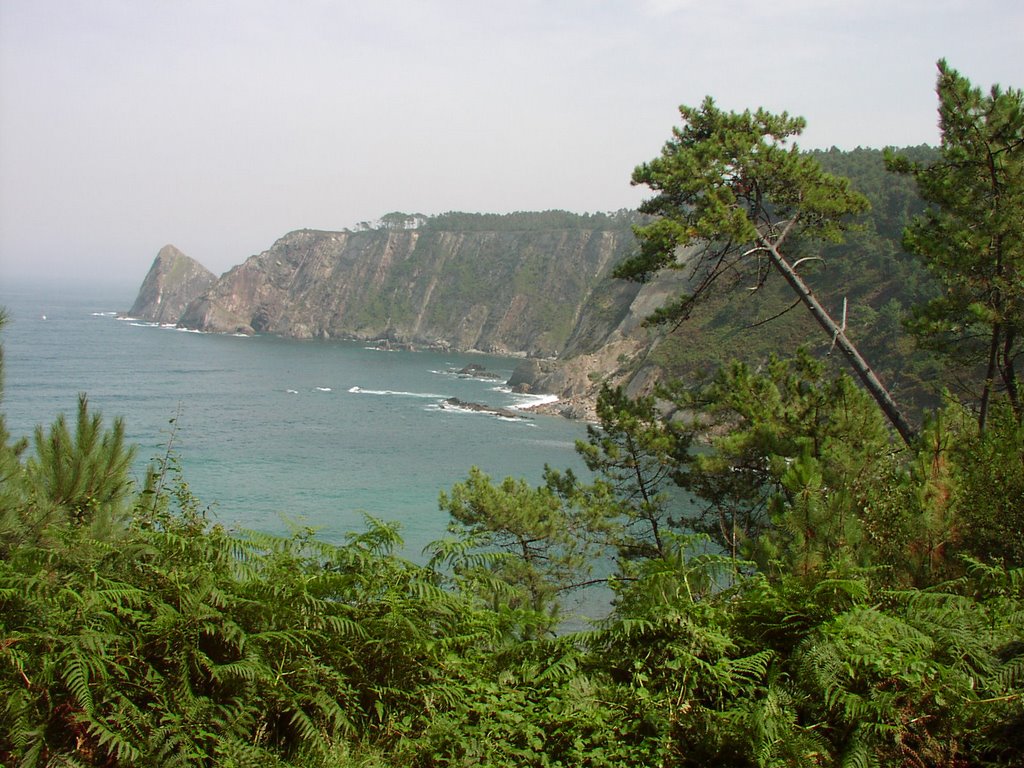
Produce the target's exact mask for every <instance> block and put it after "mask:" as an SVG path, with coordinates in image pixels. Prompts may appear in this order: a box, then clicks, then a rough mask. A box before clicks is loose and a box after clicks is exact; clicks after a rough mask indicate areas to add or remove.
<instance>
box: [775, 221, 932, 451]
mask: <svg viewBox="0 0 1024 768" xmlns="http://www.w3.org/2000/svg"><path fill="white" fill-rule="evenodd" d="M787 232H788V227H787ZM785 235H786V232H783V234H782V236H781V237H779V238H778V240H776V241H775V242H772V241H770V240H769V239H768V238H767V237H765V236H764V235H761V236H760V238H759V239H760V244H761V247H762V248H764V250H765V251H767V252H768V256H769V258H770V259H771V261H772V264H774V265H775V268H776V269H778V270H779V272H781V273H782V276H783V277H784V278H786V282H788V283H789V285H790V287H791V288H792V289H793V290H794V291H795V292H796V294H797V296H799V297H800V300H801V301H803V303H804V304H805V305H806V306H807V308H808V309H809V310H811V314H812V315H813V316H814V319H815V320H817V321H818V324H819V325H820V326H821V327H822V328H824V329H825V330H826V331H828V333H829V335H831V336H832V338H833V339H835V343H836V346H838V347H839V349H840V350H842V352H843V354H844V355H845V356H846V359H847V360H848V361H849V362H850V365H852V366H853V369H854V370H855V371H856V372H857V376H859V377H860V380H861V381H862V382H864V386H865V387H867V390H868V392H870V393H871V396H872V397H873V398H875V402H877V403H878V405H879V407H880V408H881V409H882V412H883V413H884V414H885V415H886V418H888V419H889V422H890V423H891V424H892V425H893V426H894V427H895V428H896V431H897V432H899V433H900V437H902V438H903V442H904V443H906V444H907V446H908V447H910V446H912V445H913V442H914V439H915V438H916V436H917V433H916V432H915V431H914V428H913V427H911V426H910V422H909V421H907V418H906V417H905V416H904V415H903V413H902V412H901V411H900V408H899V406H898V405H897V404H896V401H895V400H894V399H893V397H892V395H890V394H889V390H887V389H886V388H885V385H884V384H882V382H881V381H880V380H879V378H878V376H876V375H875V372H874V371H873V370H871V366H870V365H868V362H867V360H865V359H864V357H863V356H862V355H861V354H860V352H859V351H857V347H855V346H854V344H853V342H852V341H850V339H849V338H848V337H847V335H846V331H845V330H844V329H843V328H841V327H840V326H839V325H838V324H836V321H835V320H833V319H832V317H831V316H830V315H829V313H828V312H827V311H826V310H825V308H824V307H823V306H822V305H821V302H819V301H818V299H817V298H816V297H815V295H814V294H813V293H812V292H811V289H810V287H809V286H808V285H807V283H805V282H804V281H803V278H801V277H800V275H799V274H798V273H797V271H796V270H795V269H793V266H792V265H791V264H790V263H789V262H788V261H787V260H786V257H784V256H783V255H782V254H781V253H779V249H778V246H779V244H780V243H781V242H782V238H783V237H785Z"/></svg>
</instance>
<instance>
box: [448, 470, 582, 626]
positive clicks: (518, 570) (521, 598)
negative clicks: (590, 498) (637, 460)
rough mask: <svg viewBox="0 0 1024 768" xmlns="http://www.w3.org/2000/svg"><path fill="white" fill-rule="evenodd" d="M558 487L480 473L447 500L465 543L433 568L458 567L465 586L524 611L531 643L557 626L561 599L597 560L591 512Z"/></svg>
mask: <svg viewBox="0 0 1024 768" xmlns="http://www.w3.org/2000/svg"><path fill="white" fill-rule="evenodd" d="M554 485H555V484H554V483H551V484H549V485H545V486H541V487H539V488H531V487H530V486H529V485H528V484H527V483H526V481H524V480H522V479H520V480H515V479H513V478H511V477H507V478H505V480H503V481H502V482H501V483H500V484H495V483H493V482H492V481H491V479H490V478H489V477H488V476H487V475H486V474H484V473H483V472H481V471H480V469H478V468H477V467H473V468H472V469H471V470H470V473H469V477H468V478H467V479H466V481H465V482H463V483H456V484H455V485H454V486H453V487H452V490H451V493H450V494H448V493H444V492H442V493H441V495H440V502H439V503H440V507H441V509H442V510H444V511H447V512H448V514H449V515H450V516H451V518H452V521H453V522H452V525H450V526H449V529H450V530H451V531H452V532H453V533H455V534H457V535H459V537H460V539H459V541H457V542H438V543H437V544H435V545H434V547H435V554H434V562H435V563H440V562H442V561H448V562H449V563H450V564H452V565H453V566H454V567H455V570H456V572H457V575H458V576H459V577H460V579H461V580H462V583H463V586H467V585H469V584H471V583H472V584H473V588H474V590H475V591H476V592H478V593H480V594H481V595H482V596H483V597H484V598H485V599H486V600H487V601H488V603H490V604H491V605H492V606H493V607H495V608H496V609H500V608H502V607H507V608H511V609H513V610H515V611H519V612H520V616H521V619H522V620H523V623H524V625H525V626H524V631H525V633H526V634H527V635H534V634H538V633H539V634H545V633H547V632H548V631H550V630H551V629H553V628H554V627H555V626H557V624H558V620H559V611H560V608H561V605H560V602H559V597H560V596H561V595H563V593H565V592H566V591H568V590H570V589H573V588H574V587H576V586H579V585H580V583H581V582H582V581H583V580H584V579H585V577H586V576H587V574H588V573H589V569H590V567H591V565H592V563H593V559H594V557H593V553H592V552H590V547H589V546H588V543H587V539H586V537H585V536H583V535H582V534H583V530H584V528H586V527H591V526H586V525H585V524H584V522H583V520H582V518H581V515H582V514H585V513H586V510H584V509H583V508H581V507H577V506H575V505H574V504H573V503H572V502H571V500H569V499H566V498H565V497H563V496H562V495H560V494H559V493H558V492H557V491H556V489H555V487H554ZM494 577H497V580H495V578H494Z"/></svg>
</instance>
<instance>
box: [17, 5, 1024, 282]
mask: <svg viewBox="0 0 1024 768" xmlns="http://www.w3.org/2000/svg"><path fill="white" fill-rule="evenodd" d="M940 57H946V58H947V59H948V60H949V62H950V64H951V65H952V66H953V67H955V68H957V69H958V70H960V71H961V72H962V73H963V74H965V75H966V76H967V77H969V78H970V79H971V80H972V81H973V82H974V83H975V84H977V85H980V86H982V87H983V88H988V87H989V86H990V85H991V84H993V83H1000V84H1002V85H1003V86H1007V87H1018V88H1019V87H1024V3H1021V2H1020V0H963V1H960V0H920V1H919V0H843V1H842V2H830V1H829V0H749V1H748V0H635V1H634V2H628V1H627V0H500V1H498V2H489V1H488V0H466V1H465V2H461V1H456V0H424V1H423V2H413V1H412V0H361V1H360V2H345V1H344V0H334V1H331V0H279V1H271V0H61V1H60V2H58V1H57V0H0V282H2V281H4V280H13V279H16V278H19V277H23V276H33V277H39V276H60V277H68V276H71V277H75V278H77V279H81V280H100V279H107V278H117V279H118V280H119V281H124V280H126V279H127V280H128V281H129V282H141V280H142V278H143V276H144V275H145V273H146V271H147V270H148V268H149V266H150V263H151V262H152V260H153V257H154V256H155V255H156V253H157V251H158V250H159V249H160V247H161V246H163V245H164V244H166V243H173V244H175V245H177V246H178V247H179V248H181V249H182V250H183V251H184V252H185V253H187V254H188V255H190V256H192V257H194V258H196V259H198V260H199V261H200V262H202V263H203V264H205V265H206V266H207V267H209V268H210V269H212V270H214V271H215V272H217V273H220V272H223V271H225V270H226V269H228V268H229V267H231V266H233V265H235V264H238V263H241V262H242V261H244V260H245V259H246V258H248V257H249V256H250V255H252V254H254V253H259V252H260V251H263V250H265V249H266V248H269V247H270V245H271V244H272V243H273V242H274V240H276V239H277V238H278V237H280V236H281V235H283V234H285V233H286V232H288V231H290V230H293V229H299V228H302V227H313V228H319V229H342V228H344V227H350V226H353V225H355V224H357V223H358V222H360V221H363V220H370V219H375V218H378V217H379V216H380V215H382V214H384V213H387V212H389V211H395V210H399V211H405V212H419V213H426V214H432V213H441V212H444V211H449V210H463V211H493V212H508V211H514V210H541V209H548V208H564V209H568V210H572V211H577V212H584V211H598V210H615V209H618V208H622V207H632V206H635V205H636V204H637V203H638V202H639V201H640V200H641V199H642V198H643V190H641V189H636V188H632V187H631V186H630V184H629V178H630V174H631V172H632V170H633V168H634V167H635V166H636V165H637V164H638V163H640V162H643V161H645V160H648V159H650V158H652V157H654V156H656V155H657V153H658V152H659V151H660V148H661V146H662V144H663V143H664V141H665V139H667V138H668V137H669V134H670V131H671V128H672V127H673V126H674V125H676V124H677V123H678V113H677V111H676V108H677V106H678V105H679V104H697V103H699V102H700V100H701V99H702V98H703V97H704V96H705V95H712V96H714V97H715V99H716V100H717V101H718V103H719V105H721V106H722V107H724V108H727V109H736V110H741V109H745V108H748V107H750V108H755V107H758V106H764V107H766V108H769V109H772V110H775V111H781V110H787V111H789V112H790V113H791V114H799V115H803V116H804V117H806V118H807V120H808V130H807V131H806V133H805V134H804V137H803V138H802V140H801V141H800V144H801V145H802V146H804V147H829V146H832V145H835V146H838V147H841V148H844V149H850V148H853V147H856V146H858V145H860V146H871V147H882V146H886V145H897V146H904V145H912V144H920V143H930V144H935V143H937V141H938V133H937V130H936V117H935V104H936V102H935V95H934V90H933V89H934V82H935V62H936V60H937V59H939V58H940Z"/></svg>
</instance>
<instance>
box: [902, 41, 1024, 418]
mask: <svg viewBox="0 0 1024 768" xmlns="http://www.w3.org/2000/svg"><path fill="white" fill-rule="evenodd" d="M938 69H939V75H938V85H937V88H936V90H937V93H938V97H939V127H940V130H941V133H942V143H941V146H940V154H941V157H940V159H939V160H938V161H936V162H934V163H931V164H927V165H923V164H919V163H912V162H910V161H909V160H907V159H905V158H901V157H897V156H895V155H893V154H892V153H889V155H888V157H887V162H888V165H889V167H890V168H891V169H892V170H894V171H896V172H899V173H906V174H910V175H912V176H913V177H914V179H915V180H916V181H917V186H918V190H919V192H920V194H921V196H922V197H923V198H924V199H925V200H926V201H927V202H929V203H931V204H932V207H931V208H929V209H928V210H927V211H926V212H925V213H924V214H922V215H920V216H918V217H916V218H915V219H914V221H913V222H912V223H911V224H910V225H909V226H908V227H907V229H906V231H905V233H904V247H905V248H906V249H907V250H908V251H910V252H911V253H913V254H915V255H917V256H918V257H920V258H921V260H922V261H923V262H924V263H925V265H926V266H927V267H928V269H929V270H930V271H931V272H932V274H933V275H935V277H936V278H937V279H938V281H939V283H940V285H941V286H942V293H941V294H940V295H939V296H937V297H936V298H934V299H932V300H931V301H929V302H928V303H926V304H924V305H923V306H921V307H919V308H918V309H917V311H916V313H915V317H914V320H913V323H912V325H911V328H912V330H913V331H914V332H915V333H916V334H917V337H918V339H919V340H920V341H921V343H922V344H924V345H925V346H926V347H929V348H931V349H935V350H937V351H939V352H940V353H943V354H945V355H947V356H948V358H949V359H952V360H953V361H955V362H956V363H958V364H959V365H960V366H961V367H962V368H963V370H964V373H965V376H966V378H967V381H966V382H965V388H966V389H967V391H968V392H969V393H970V397H971V398H972V400H973V402H974V403H975V404H976V406H977V409H978V424H979V427H980V428H981V429H982V431H984V429H985V426H986V422H987V420H988V414H989V408H990V403H991V401H992V398H993V396H994V395H995V394H996V393H997V392H1002V393H1003V394H1004V395H1005V396H1006V397H1007V399H1008V400H1009V402H1010V404H1011V407H1012V408H1013V411H1014V413H1015V414H1016V416H1017V419H1018V420H1021V419H1022V418H1024V404H1022V401H1021V397H1022V395H1021V392H1020V373H1019V371H1020V367H1021V365H1022V364H1024V363H1022V359H1024V92H1022V91H1020V90H1014V89H1008V90H1005V91H1004V90H1002V89H1001V88H1000V87H999V86H998V85H996V86H993V87H992V89H991V90H990V91H989V92H988V93H987V94H983V93H982V91H981V90H980V89H979V88H976V87H974V86H972V85H971V83H970V82H969V81H968V80H967V78H965V77H963V76H962V75H961V74H959V73H958V72H957V71H956V70H954V69H952V68H951V67H950V66H949V65H948V64H947V63H946V62H945V61H944V60H942V61H939V63H938Z"/></svg>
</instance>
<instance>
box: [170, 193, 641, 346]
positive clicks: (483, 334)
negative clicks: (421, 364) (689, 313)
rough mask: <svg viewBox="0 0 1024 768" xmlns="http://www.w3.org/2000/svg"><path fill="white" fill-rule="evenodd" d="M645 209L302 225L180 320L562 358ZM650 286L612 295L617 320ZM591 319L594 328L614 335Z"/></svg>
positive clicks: (229, 328) (207, 326)
mask: <svg viewBox="0 0 1024 768" xmlns="http://www.w3.org/2000/svg"><path fill="white" fill-rule="evenodd" d="M634 216H635V215H633V214H622V215H617V216H604V215H596V216H574V215H572V214H565V213H562V212H548V213H543V214H513V215H510V216H507V217H504V216H486V215H471V214H448V215H445V216H440V217H435V218H431V219H422V218H416V219H415V220H414V221H415V223H416V226H414V227H410V228H406V227H405V226H401V225H397V224H394V223H392V224H390V225H388V226H382V227H380V228H378V229H369V230H363V231H357V232H352V231H347V230H346V231H340V232H324V231H317V230H308V229H307V230H299V231H296V232H291V233H289V234H287V235H285V236H284V237H282V238H281V239H280V240H278V241H277V242H276V243H274V245H273V246H272V247H271V248H270V249H268V250H267V251H264V252H263V253H261V254H259V255H256V256H253V257H251V258H250V259H248V260H247V261H246V262H245V263H244V264H241V265H240V266H237V267H235V268H233V269H231V270H230V271H228V272H227V273H225V274H224V275H223V276H222V277H221V278H220V279H219V280H218V281H217V283H216V284H215V285H214V286H212V287H211V288H210V289H209V290H208V291H206V292H205V294H204V295H203V296H201V297H200V298H198V299H197V300H195V301H193V302H192V303H191V304H190V305H189V306H188V307H187V309H186V310H185V311H183V312H182V313H181V314H180V316H179V317H178V318H176V319H177V320H178V321H179V323H180V324H181V325H183V326H186V327H189V328H195V329H199V330H205V331H215V332H232V333H237V332H243V333H271V334H278V335H282V336H291V337H295V338H338V339H358V340H387V341H388V342H390V343H393V344H394V343H397V344H408V345H413V346H431V347H436V348H452V349H460V350H481V351H486V352H492V353H496V354H513V355H530V356H540V357H551V356H557V355H560V354H562V353H563V352H564V351H565V350H566V348H567V347H568V345H569V344H570V343H571V342H572V340H573V339H574V338H576V337H577V336H578V335H579V333H580V330H579V328H580V324H581V322H586V321H587V320H588V318H591V315H592V312H590V310H588V309H587V307H588V302H589V300H590V298H591V297H592V296H593V295H595V294H596V293H600V292H601V291H602V290H605V291H607V290H608V289H607V288H606V287H604V286H606V284H607V283H608V282H609V281H610V279H609V278H608V274H609V272H610V270H611V268H612V267H613V266H614V265H615V264H616V263H618V262H619V261H621V260H622V259H623V258H624V257H625V256H626V255H627V254H628V253H629V252H630V250H631V249H632V248H633V247H634V241H633V235H632V231H631V228H630V224H631V223H632V219H633V218H634ZM392 221H393V220H392ZM638 290H639V286H622V287H619V288H616V289H615V290H612V291H611V292H610V293H611V294H614V295H615V296H616V297H617V298H616V300H615V301H613V302H612V304H611V305H610V306H608V307H606V310H607V314H608V315H609V317H608V318H606V322H605V325H607V320H611V321H612V324H614V323H615V322H616V321H617V319H618V317H617V315H622V314H624V313H625V312H626V311H627V310H628V306H629V303H630V301H631V300H632V297H631V294H635V293H636V292H637V291H638ZM593 325H594V322H593V318H591V319H590V326H591V330H590V331H589V334H590V335H591V336H594V335H597V336H601V334H602V333H603V332H606V330H607V329H606V328H593Z"/></svg>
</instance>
